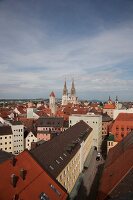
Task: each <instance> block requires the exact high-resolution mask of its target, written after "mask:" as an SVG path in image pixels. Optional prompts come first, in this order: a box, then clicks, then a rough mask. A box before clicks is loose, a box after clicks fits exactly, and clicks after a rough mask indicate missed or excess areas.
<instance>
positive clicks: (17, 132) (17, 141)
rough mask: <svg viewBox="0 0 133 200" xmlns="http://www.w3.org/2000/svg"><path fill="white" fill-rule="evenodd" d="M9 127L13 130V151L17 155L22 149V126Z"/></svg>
mask: <svg viewBox="0 0 133 200" xmlns="http://www.w3.org/2000/svg"><path fill="white" fill-rule="evenodd" d="M11 128H12V132H13V153H14V154H15V155H17V154H19V153H21V152H22V151H23V150H24V126H23V125H12V126H11Z"/></svg>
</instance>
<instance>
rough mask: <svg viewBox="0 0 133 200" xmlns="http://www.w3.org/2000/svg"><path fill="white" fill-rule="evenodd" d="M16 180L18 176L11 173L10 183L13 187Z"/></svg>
mask: <svg viewBox="0 0 133 200" xmlns="http://www.w3.org/2000/svg"><path fill="white" fill-rule="evenodd" d="M17 181H18V177H17V176H16V175H15V174H12V175H11V185H12V186H13V187H16V184H17Z"/></svg>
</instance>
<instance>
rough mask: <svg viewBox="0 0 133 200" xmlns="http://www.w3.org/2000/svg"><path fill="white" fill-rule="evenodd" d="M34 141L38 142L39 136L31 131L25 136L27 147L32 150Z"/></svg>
mask: <svg viewBox="0 0 133 200" xmlns="http://www.w3.org/2000/svg"><path fill="white" fill-rule="evenodd" d="M32 142H37V137H35V136H34V134H33V133H32V132H29V133H28V135H27V137H26V138H25V148H26V149H28V150H30V149H31V143H32Z"/></svg>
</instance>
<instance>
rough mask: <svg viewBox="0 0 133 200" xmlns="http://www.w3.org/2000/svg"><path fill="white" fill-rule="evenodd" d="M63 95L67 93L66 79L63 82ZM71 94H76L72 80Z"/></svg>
mask: <svg viewBox="0 0 133 200" xmlns="http://www.w3.org/2000/svg"><path fill="white" fill-rule="evenodd" d="M63 95H68V90H67V86H66V80H65V83H64V89H63ZM71 95H72V96H73V95H76V90H75V86H74V80H72V87H71Z"/></svg>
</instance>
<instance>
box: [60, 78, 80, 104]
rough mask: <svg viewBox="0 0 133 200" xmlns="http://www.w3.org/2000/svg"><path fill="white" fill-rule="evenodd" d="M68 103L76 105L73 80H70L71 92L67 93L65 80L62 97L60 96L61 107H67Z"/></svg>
mask: <svg viewBox="0 0 133 200" xmlns="http://www.w3.org/2000/svg"><path fill="white" fill-rule="evenodd" d="M68 103H73V104H77V103H78V101H77V97H76V90H75V86H74V80H72V86H71V92H70V94H69V93H68V90H67V86H66V80H65V83H64V88H63V95H62V105H67V104H68Z"/></svg>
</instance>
